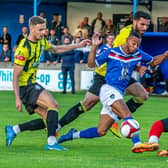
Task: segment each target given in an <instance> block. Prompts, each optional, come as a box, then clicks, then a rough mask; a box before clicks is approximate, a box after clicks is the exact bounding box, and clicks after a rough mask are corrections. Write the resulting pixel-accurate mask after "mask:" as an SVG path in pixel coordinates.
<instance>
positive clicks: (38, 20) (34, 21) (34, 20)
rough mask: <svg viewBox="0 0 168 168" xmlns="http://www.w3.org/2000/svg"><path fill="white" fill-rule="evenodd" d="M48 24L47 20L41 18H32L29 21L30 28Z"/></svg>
mask: <svg viewBox="0 0 168 168" xmlns="http://www.w3.org/2000/svg"><path fill="white" fill-rule="evenodd" d="M43 23H46V21H45V19H44V18H42V17H40V16H32V17H31V18H30V19H29V26H35V25H37V24H43Z"/></svg>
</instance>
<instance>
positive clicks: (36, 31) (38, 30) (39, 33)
mask: <svg viewBox="0 0 168 168" xmlns="http://www.w3.org/2000/svg"><path fill="white" fill-rule="evenodd" d="M31 30H32V31H31V32H32V33H33V36H34V39H35V40H41V39H43V38H44V35H45V30H46V24H45V23H43V24H37V25H35V26H33V27H32V29H31Z"/></svg>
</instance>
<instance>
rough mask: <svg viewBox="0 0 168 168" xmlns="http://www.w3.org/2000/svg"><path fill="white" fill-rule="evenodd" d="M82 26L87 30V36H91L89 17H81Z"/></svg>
mask: <svg viewBox="0 0 168 168" xmlns="http://www.w3.org/2000/svg"><path fill="white" fill-rule="evenodd" d="M83 28H85V29H87V30H88V36H89V37H91V36H92V27H91V25H89V18H88V17H84V18H83Z"/></svg>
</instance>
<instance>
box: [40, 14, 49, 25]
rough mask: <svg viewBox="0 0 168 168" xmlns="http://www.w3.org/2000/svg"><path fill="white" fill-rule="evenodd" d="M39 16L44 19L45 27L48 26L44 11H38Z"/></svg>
mask: <svg viewBox="0 0 168 168" xmlns="http://www.w3.org/2000/svg"><path fill="white" fill-rule="evenodd" d="M40 17H42V18H43V19H44V20H45V21H46V28H48V21H47V18H46V15H45V13H44V12H40Z"/></svg>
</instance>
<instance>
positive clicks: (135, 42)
mask: <svg viewBox="0 0 168 168" xmlns="http://www.w3.org/2000/svg"><path fill="white" fill-rule="evenodd" d="M140 43H141V39H139V38H137V37H135V36H131V37H129V38H128V40H127V49H128V53H129V54H131V53H134V52H135V51H136V50H137V49H138V48H139V46H140Z"/></svg>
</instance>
